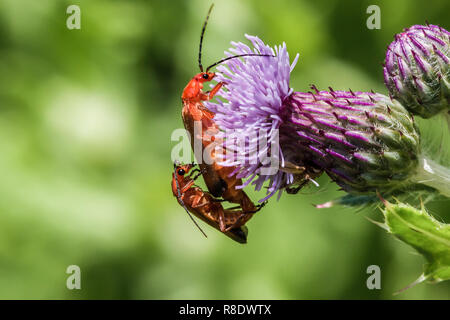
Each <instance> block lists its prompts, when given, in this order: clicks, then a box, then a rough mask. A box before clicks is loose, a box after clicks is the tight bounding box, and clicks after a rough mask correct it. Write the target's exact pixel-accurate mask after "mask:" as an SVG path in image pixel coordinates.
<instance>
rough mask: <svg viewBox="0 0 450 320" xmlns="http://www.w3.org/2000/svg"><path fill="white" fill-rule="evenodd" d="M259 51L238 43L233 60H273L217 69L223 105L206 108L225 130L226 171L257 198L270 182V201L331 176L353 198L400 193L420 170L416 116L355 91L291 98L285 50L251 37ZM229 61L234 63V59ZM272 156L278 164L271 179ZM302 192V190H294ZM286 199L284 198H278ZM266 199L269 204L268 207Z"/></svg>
mask: <svg viewBox="0 0 450 320" xmlns="http://www.w3.org/2000/svg"><path fill="white" fill-rule="evenodd" d="M247 38H248V39H249V40H251V41H252V43H253V45H254V47H255V49H254V51H252V50H251V49H250V48H249V47H248V46H246V45H244V44H242V43H233V45H234V48H232V49H230V52H231V53H232V54H245V53H262V54H274V55H275V57H246V58H245V59H244V60H238V59H233V60H229V61H228V63H227V64H226V66H222V67H219V68H218V71H219V72H221V73H222V75H219V76H218V80H219V81H223V82H225V83H226V85H225V87H226V89H227V90H222V91H221V92H220V93H219V95H220V96H221V98H223V99H226V101H225V102H224V101H222V100H220V101H219V102H218V103H216V104H212V103H209V104H208V105H207V107H208V108H210V109H212V110H213V111H214V112H216V115H215V117H214V119H215V121H216V123H217V124H218V126H219V127H220V128H221V130H222V132H221V134H220V138H222V141H224V150H225V151H226V153H225V155H224V156H223V158H222V164H223V165H226V166H235V167H236V170H235V171H234V172H233V174H237V177H239V178H248V179H247V181H246V183H245V184H244V185H243V187H244V186H245V185H246V184H248V183H250V182H251V181H253V184H255V186H256V189H257V190H259V189H260V188H261V187H262V185H263V183H264V182H266V181H269V185H268V194H267V197H266V198H268V197H270V196H272V195H273V194H275V193H276V192H277V191H278V190H280V191H281V190H284V189H286V191H287V192H288V193H289V192H291V191H292V192H295V190H296V189H297V188H301V187H302V186H303V185H305V184H306V183H308V182H309V181H313V180H312V179H313V178H315V177H317V176H319V175H320V174H321V173H322V172H326V173H327V174H328V175H329V176H330V177H331V178H332V179H333V180H334V181H335V182H336V183H337V184H338V185H340V186H341V187H342V188H343V189H344V190H346V191H347V192H350V193H357V194H364V193H373V192H375V191H380V192H381V193H390V192H393V191H396V190H398V189H399V188H400V187H402V186H403V183H404V182H406V181H408V179H410V177H411V175H412V174H413V173H414V172H415V170H416V167H417V163H418V153H419V133H418V131H417V128H416V125H415V123H414V120H413V118H412V116H411V115H410V114H409V113H408V112H407V110H405V108H404V107H403V106H402V105H401V104H400V103H398V101H396V100H391V99H390V98H389V97H386V96H384V95H381V94H377V93H366V92H353V91H348V92H347V91H334V90H332V89H331V88H330V91H319V90H318V89H317V88H315V87H314V86H313V89H314V90H315V92H314V93H313V92H308V93H303V92H293V90H292V89H290V88H289V75H290V72H291V71H292V68H293V67H294V65H295V62H296V60H297V58H296V59H295V60H294V63H293V64H292V65H290V63H289V55H288V53H287V51H286V46H285V45H284V44H283V45H282V46H279V47H275V49H271V48H270V47H268V46H266V45H264V43H263V42H262V41H261V40H260V39H258V38H256V37H250V36H247ZM231 53H229V55H230V54H231ZM268 152H269V153H271V154H270V159H273V158H274V156H275V158H276V159H278V160H279V162H278V164H277V166H276V170H275V171H274V172H273V171H271V170H267V169H270V168H272V169H273V162H271V161H270V160H268V158H267V157H266V155H267V153H268ZM296 187H297V188H296ZM280 194H281V193H280ZM266 198H265V199H266Z"/></svg>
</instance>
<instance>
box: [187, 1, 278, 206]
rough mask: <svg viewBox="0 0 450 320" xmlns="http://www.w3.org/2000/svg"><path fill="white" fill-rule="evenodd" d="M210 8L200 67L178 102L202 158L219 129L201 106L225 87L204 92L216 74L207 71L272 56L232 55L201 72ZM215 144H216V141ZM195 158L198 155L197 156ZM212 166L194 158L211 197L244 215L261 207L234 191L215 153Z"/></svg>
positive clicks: (234, 183)
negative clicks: (198, 131) (197, 132)
mask: <svg viewBox="0 0 450 320" xmlns="http://www.w3.org/2000/svg"><path fill="white" fill-rule="evenodd" d="M212 8H213V5H211V7H210V8H209V11H208V14H207V16H206V19H205V22H204V24H203V28H202V32H201V36H200V45H199V55H198V63H199V67H200V73H199V74H197V75H195V76H194V77H193V78H192V79H191V80H190V81H189V83H188V84H187V86H186V87H185V88H184V90H183V94H182V95H181V100H182V102H183V110H182V117H183V123H184V127H185V128H186V130H187V131H188V132H189V133H190V137H191V146H192V148H193V149H194V151H195V147H194V146H195V145H196V139H200V140H201V141H199V142H200V143H199V144H200V145H201V146H202V155H203V151H204V150H205V149H206V148H207V147H208V146H209V145H210V144H211V143H212V142H213V141H214V140H215V136H214V135H215V134H216V133H218V132H219V127H218V126H217V125H216V123H215V122H214V119H213V118H214V112H212V111H210V110H209V109H207V108H206V107H205V106H204V105H203V101H208V100H211V99H212V98H213V97H214V95H215V94H216V93H217V92H218V91H219V90H220V89H221V88H222V86H223V85H224V84H225V83H223V82H219V83H218V84H216V85H215V86H214V88H212V90H211V91H208V92H203V85H204V83H205V82H209V81H211V80H213V79H214V77H215V73H214V72H209V70H210V69H211V68H212V67H214V66H216V65H218V64H220V63H222V62H224V61H227V60H230V59H235V58H239V57H245V56H262V57H272V55H267V54H256V53H255V54H252V53H250V54H241V55H236V56H231V57H227V58H224V59H222V60H220V61H218V62H216V63H214V64H212V65H210V66H209V67H208V68H206V70H205V71H203V65H202V62H201V57H202V43H203V36H204V33H205V29H206V25H207V23H208V18H209V15H210V13H211V10H212ZM195 123H201V130H202V131H201V132H202V135H201V137H197V136H195V130H194V126H195ZM216 143H217V141H216ZM196 156H197V155H196ZM211 158H212V160H213V161H212V163H211V164H207V163H204V161H201V160H202V159H197V161H198V162H199V166H200V169H201V171H202V175H203V179H204V180H205V184H206V186H207V188H208V190H209V192H210V193H211V194H212V195H213V196H214V197H222V198H223V199H224V200H227V201H229V202H232V203H236V204H239V206H240V207H241V208H242V210H243V212H244V213H245V212H254V211H255V210H258V208H260V207H261V205H255V204H254V203H253V202H252V201H251V200H250V198H249V197H248V196H247V194H246V193H245V192H244V190H242V189H236V187H239V186H241V185H242V179H238V178H236V177H235V176H230V175H231V174H232V173H233V171H234V170H235V169H236V168H235V167H224V166H221V165H219V164H218V163H217V162H216V161H215V160H214V158H215V155H214V150H213V151H212V152H211Z"/></svg>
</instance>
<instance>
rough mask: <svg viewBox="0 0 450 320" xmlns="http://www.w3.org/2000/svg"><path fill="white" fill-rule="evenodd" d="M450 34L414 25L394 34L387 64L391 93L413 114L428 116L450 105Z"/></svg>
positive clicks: (435, 28) (430, 27)
mask: <svg viewBox="0 0 450 320" xmlns="http://www.w3.org/2000/svg"><path fill="white" fill-rule="evenodd" d="M449 61H450V33H449V32H448V31H447V30H445V29H443V28H441V27H439V26H435V25H427V26H421V25H414V26H412V27H411V28H409V29H405V30H404V32H402V33H399V34H397V35H396V36H395V40H394V41H393V42H392V43H391V44H390V45H389V47H388V49H387V53H386V61H385V65H384V70H383V72H384V82H385V84H386V87H387V88H388V90H389V93H390V95H391V96H392V97H393V98H395V99H397V100H399V101H400V103H401V104H403V106H404V107H405V108H406V109H408V111H409V112H411V113H412V114H416V115H419V116H421V117H423V118H429V117H431V116H433V115H435V114H437V113H439V112H441V111H443V110H447V111H448V110H449V108H450V67H449Z"/></svg>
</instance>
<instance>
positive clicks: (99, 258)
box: [0, 0, 450, 299]
mask: <svg viewBox="0 0 450 320" xmlns="http://www.w3.org/2000/svg"><path fill="white" fill-rule="evenodd" d="M210 3H211V2H210V1H201V0H191V1H175V0H171V1H162V0H161V1H157V0H155V1H138V0H132V1H131V0H130V1H125V0H122V1H112V0H89V1H88V0H85V1H75V0H73V1H62V0H40V1H34V0H29V1H24V0H2V1H1V2H0V174H1V177H0V298H2V299H14V298H22V299H79V298H88V299H90V298H96V299H119V298H122V299H354V298H359V299H449V298H450V296H449V292H450V286H449V284H448V283H441V284H437V285H429V284H420V285H417V286H416V287H414V288H412V289H410V290H408V291H406V292H405V293H403V294H401V295H398V296H393V292H395V291H397V290H399V289H401V288H403V287H404V286H406V285H407V284H409V283H411V282H413V281H414V280H415V279H416V278H417V277H418V276H419V275H420V273H421V272H422V264H423V263H424V260H423V258H422V257H421V256H419V255H417V254H415V253H414V252H413V249H412V248H410V247H408V246H406V245H405V244H403V243H401V242H399V241H397V240H395V239H394V238H393V237H391V236H390V235H388V234H387V233H386V232H385V231H384V230H382V229H381V228H379V227H377V226H375V225H374V224H372V223H370V222H369V221H368V220H367V219H365V216H371V217H372V218H378V219H379V218H380V217H381V215H380V213H379V210H378V209H376V208H371V209H366V210H362V211H361V210H359V211H357V210H354V209H353V210H352V209H346V208H339V207H338V208H332V209H326V210H316V209H315V208H314V207H313V206H312V204H315V203H322V202H325V201H327V200H330V199H334V198H336V197H338V196H340V195H342V194H343V193H340V192H338V191H337V189H338V188H337V186H336V185H334V184H332V183H330V182H329V179H328V178H327V177H326V176H323V177H321V178H320V179H319V182H320V183H321V185H322V186H321V188H320V189H316V188H313V187H311V188H307V189H304V190H302V192H301V193H299V194H297V195H295V196H292V195H283V197H282V198H281V199H280V201H278V202H277V201H275V200H273V201H271V202H270V203H269V204H268V205H267V206H266V208H264V210H262V211H261V212H260V214H258V216H256V217H255V218H254V219H253V220H251V221H250V222H249V224H248V226H249V229H250V231H249V243H248V244H247V245H244V246H243V245H239V244H237V243H234V242H233V241H231V240H230V239H228V238H227V237H225V236H223V235H221V234H220V233H219V232H216V231H215V230H213V229H211V228H209V227H207V226H205V225H204V224H202V225H203V226H204V228H205V230H206V232H207V234H208V236H209V238H208V239H207V240H206V239H204V238H203V236H202V235H201V234H200V233H199V232H198V230H197V229H196V228H195V227H194V226H193V224H192V223H191V222H190V221H189V219H188V218H187V216H186V214H185V212H184V211H183V209H182V208H181V207H180V206H179V205H178V203H177V201H176V199H175V198H174V197H173V195H172V192H171V189H170V181H171V173H172V162H171V159H170V154H171V149H172V147H173V146H174V145H175V144H176V143H175V142H172V141H171V140H170V135H171V133H172V131H173V130H174V129H176V128H182V122H181V114H180V112H181V101H180V95H181V92H182V90H183V88H184V86H185V85H186V83H187V82H188V81H189V80H190V78H191V77H192V76H193V75H194V74H196V73H197V72H198V65H197V50H198V41H199V36H200V29H201V26H202V23H203V20H204V18H205V15H206V12H207V10H208V7H209V5H210ZM70 4H77V5H79V6H80V7H81V30H68V29H67V28H66V19H67V17H68V14H66V8H67V6H68V5H70ZM215 4H216V7H215V9H214V11H213V13H212V16H211V18H210V23H209V26H208V29H207V32H206V36H205V42H204V53H203V56H204V65H208V64H209V63H212V62H215V61H217V60H218V59H220V58H221V57H223V51H224V50H226V49H227V48H229V43H230V41H232V40H235V41H245V38H244V33H248V34H253V35H258V36H259V37H261V38H262V39H263V40H264V41H265V42H267V43H268V44H270V45H275V44H280V43H281V42H283V41H285V42H286V43H287V46H288V50H289V52H290V53H291V57H292V58H293V57H294V56H295V54H296V53H297V52H299V53H300V61H299V63H298V65H297V67H296V68H295V70H294V72H293V74H292V77H291V86H292V87H293V88H295V89H296V90H298V91H301V90H303V91H304V90H309V84H311V83H314V84H316V85H317V86H318V87H319V88H321V89H326V88H327V87H328V86H332V87H333V88H334V89H343V90H345V89H348V88H352V89H353V90H370V89H373V90H375V91H378V92H381V93H385V94H386V93H387V91H386V89H385V87H384V85H383V78H382V68H381V66H380V63H381V62H382V61H383V59H384V54H385V48H386V46H387V45H388V44H389V43H390V42H391V41H392V39H393V35H394V34H395V33H397V32H400V31H401V30H402V29H403V28H405V27H409V26H411V25H413V24H423V23H424V22H425V20H428V21H429V22H430V23H433V24H439V25H441V26H442V27H444V28H447V29H449V28H450V25H449V24H448V23H449V20H448V18H449V12H450V5H449V2H448V1H419V0H415V1H411V0H407V1H406V0H402V1H395V2H394V1H381V2H380V1H337V0H336V1H329V0H327V1H324V0H315V1H298V0H291V1H288V0H278V1H257V0H253V1H238V0H227V1H219V0H216V1H215ZM371 4H378V5H379V6H380V8H381V30H369V29H367V28H366V19H367V18H368V16H369V15H368V14H366V8H367V7H368V6H369V5H371ZM445 129H446V128H445V126H444V122H442V121H440V120H429V121H428V123H424V122H423V121H422V131H423V136H424V141H425V143H424V146H425V147H426V148H427V150H428V151H429V152H434V151H436V150H439V143H440V142H441V140H442V139H441V138H442V135H443V134H442V132H443V131H445ZM442 141H444V143H446V144H445V145H444V147H443V148H442V146H441V151H442V150H448V149H449V148H448V146H449V145H450V144H449V143H448V141H449V139H447V137H445V139H443V140H442ZM436 142H438V143H436ZM434 145H438V147H435V148H434V149H433V147H432V146H434ZM433 150H434V151H433ZM440 157H441V160H442V161H443V162H444V163H447V164H448V159H449V157H448V154H442V153H441V155H440ZM249 192H250V194H251V196H252V198H253V199H254V200H257V199H259V198H260V197H262V193H259V194H257V193H254V192H252V191H251V190H249ZM428 208H429V210H430V211H431V213H432V214H434V215H435V216H436V217H437V218H438V219H439V220H441V221H447V222H449V221H450V214H449V211H450V209H449V208H450V201H445V200H443V199H437V200H436V201H433V202H431V203H429V204H428ZM72 264H75V265H78V266H80V268H81V287H82V289H81V290H72V291H71V290H68V289H67V288H66V279H67V277H68V275H67V274H66V273H65V271H66V268H67V267H68V266H69V265H72ZM372 264H376V265H379V266H380V268H381V272H382V282H381V286H382V289H381V290H368V289H367V287H366V279H367V277H368V276H369V275H368V274H367V273H366V269H367V267H368V266H369V265H372Z"/></svg>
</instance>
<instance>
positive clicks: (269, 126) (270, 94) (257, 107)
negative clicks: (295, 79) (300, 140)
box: [206, 35, 298, 197]
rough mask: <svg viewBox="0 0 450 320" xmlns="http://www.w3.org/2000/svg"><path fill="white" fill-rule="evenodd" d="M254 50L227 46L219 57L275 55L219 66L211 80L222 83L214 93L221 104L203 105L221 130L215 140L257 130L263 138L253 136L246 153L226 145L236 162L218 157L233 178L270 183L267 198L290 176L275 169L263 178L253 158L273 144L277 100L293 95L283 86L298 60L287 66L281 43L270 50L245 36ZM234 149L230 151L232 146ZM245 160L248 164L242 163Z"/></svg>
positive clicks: (278, 111) (258, 184)
mask: <svg viewBox="0 0 450 320" xmlns="http://www.w3.org/2000/svg"><path fill="white" fill-rule="evenodd" d="M246 38H247V39H249V40H250V41H251V42H252V44H253V46H254V49H253V50H252V49H250V48H249V47H248V46H247V45H245V44H243V43H241V42H238V43H236V42H232V43H231V44H232V45H233V46H234V48H231V49H230V50H229V51H230V52H226V53H225V54H226V55H227V56H232V55H235V54H246V53H260V54H270V55H275V57H247V58H246V59H245V62H244V61H242V60H239V59H232V60H229V61H228V62H227V64H226V66H225V65H222V66H219V67H218V68H217V71H218V72H219V73H218V74H217V76H216V80H217V81H223V82H225V83H226V85H225V88H226V90H221V91H220V93H219V94H218V95H219V96H220V97H222V98H224V99H226V100H227V102H220V103H219V104H215V103H207V105H206V106H207V108H209V109H210V110H212V111H214V112H216V116H215V118H214V120H215V121H216V123H217V124H218V126H219V127H220V128H221V129H222V130H223V131H222V132H221V136H219V138H225V136H226V135H227V133H230V132H233V134H234V135H236V136H238V137H252V136H254V134H255V133H256V132H258V131H259V130H260V129H263V130H264V131H265V133H266V134H264V135H259V136H257V137H256V141H255V139H253V141H250V143H249V144H248V146H249V148H247V149H248V150H241V149H240V148H238V147H236V146H233V145H230V144H229V143H228V144H227V150H235V151H236V152H238V155H239V157H238V158H237V159H229V158H228V159H224V162H223V164H224V165H237V166H238V169H239V171H238V173H237V176H238V177H242V178H247V177H250V179H249V180H248V181H247V184H249V183H250V182H253V184H255V185H256V189H257V190H260V189H261V187H262V185H263V183H264V182H265V181H267V180H269V181H270V183H269V188H268V197H269V196H272V195H273V194H274V193H275V192H276V191H277V190H279V189H281V187H282V186H284V185H287V184H290V183H292V182H293V180H294V175H293V174H292V173H287V172H283V171H278V172H277V173H276V174H275V175H268V174H264V168H267V166H268V165H267V164H266V163H263V162H261V161H260V160H259V159H261V158H263V157H264V155H266V154H267V149H268V148H269V146H270V144H271V142H278V141H276V140H278V133H277V129H279V127H280V125H281V123H282V120H281V118H280V117H279V114H281V109H282V107H283V101H284V100H285V99H286V98H287V97H288V96H289V95H290V94H291V93H292V92H293V90H292V89H291V88H290V87H289V78H290V73H291V71H292V69H293V68H294V67H295V64H296V63H297V60H298V54H297V56H296V57H295V59H294V61H293V63H292V64H290V62H289V54H288V52H287V49H286V44H285V43H283V45H282V46H278V47H275V48H271V47H269V46H267V45H265V44H264V43H263V42H262V41H261V40H260V39H259V38H257V37H254V36H249V35H246ZM263 139H267V142H266V146H267V148H261V149H258V148H257V146H258V145H259V142H260V140H263ZM233 147H234V148H233ZM272 156H274V157H278V159H279V160H280V161H281V162H283V159H284V157H283V152H282V150H281V149H279V153H278V154H273V155H272ZM248 162H250V163H253V165H250V166H249V165H248Z"/></svg>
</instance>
